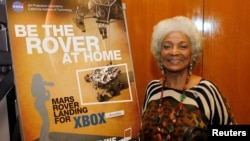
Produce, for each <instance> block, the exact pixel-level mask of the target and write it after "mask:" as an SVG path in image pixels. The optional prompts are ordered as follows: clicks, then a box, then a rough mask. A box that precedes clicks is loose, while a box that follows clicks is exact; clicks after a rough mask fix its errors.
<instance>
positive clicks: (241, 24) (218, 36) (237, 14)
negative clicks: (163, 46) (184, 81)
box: [203, 0, 250, 124]
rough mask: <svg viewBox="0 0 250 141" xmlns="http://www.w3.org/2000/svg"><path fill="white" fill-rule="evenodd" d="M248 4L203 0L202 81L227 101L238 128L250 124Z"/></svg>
mask: <svg viewBox="0 0 250 141" xmlns="http://www.w3.org/2000/svg"><path fill="white" fill-rule="evenodd" d="M249 9H250V1H248V0H240V1H239V0H230V1H227V2H226V4H225V2H224V1H218V0H205V5H204V21H205V22H206V23H207V25H208V26H209V27H208V28H207V30H206V32H205V39H206V40H205V49H204V57H203V74H204V77H206V78H208V79H211V80H213V81H214V82H215V83H216V84H217V85H218V86H219V87H220V89H221V91H222V93H223V94H224V95H225V97H226V98H227V99H228V102H229V104H230V105H231V109H232V111H233V112H234V114H235V117H236V119H237V121H238V123H239V124H249V123H250V118H249V117H250V113H249V111H250V103H249V102H250V96H249V93H248V92H250V86H249V79H250V73H249V71H250V61H249V51H250V36H249V32H250V26H249V22H250V14H249Z"/></svg>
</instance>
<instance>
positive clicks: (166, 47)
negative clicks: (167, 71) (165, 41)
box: [163, 45, 172, 49]
mask: <svg viewBox="0 0 250 141" xmlns="http://www.w3.org/2000/svg"><path fill="white" fill-rule="evenodd" d="M171 47H172V46H171V45H163V48H164V49H169V48H171Z"/></svg>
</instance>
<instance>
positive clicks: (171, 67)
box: [140, 16, 236, 141]
mask: <svg viewBox="0 0 250 141" xmlns="http://www.w3.org/2000/svg"><path fill="white" fill-rule="evenodd" d="M151 51H152V54H153V56H154V58H155V60H156V62H157V64H158V66H159V68H160V70H161V71H162V73H163V77H162V78H160V79H159V80H152V81H151V82H150V83H149V84H148V86H147V89H146V94H145V99H144V105H143V109H142V110H143V111H142V127H141V133H140V140H142V141H168V140H171V141H175V140H176V141H182V140H185V139H186V140H187V139H188V138H194V140H202V141H204V140H206V139H207V135H206V129H207V127H208V126H209V125H230V124H236V122H235V120H234V118H233V116H232V114H231V112H230V108H229V106H228V104H227V102H226V101H225V99H224V98H223V96H222V95H221V93H220V91H219V89H218V88H217V86H216V85H215V84H214V83H213V82H211V81H209V80H206V79H204V78H202V77H201V76H198V75H194V74H192V70H193V69H194V67H195V65H196V64H197V62H198V61H199V59H200V57H201V55H202V36H201V34H200V33H199V31H198V30H197V28H196V26H195V24H194V23H193V22H192V20H191V19H189V18H186V17H183V16H177V17H173V18H170V19H165V20H162V21H160V22H159V23H158V24H157V25H156V26H155V27H154V31H153V34H152V44H151ZM194 131H196V132H194ZM204 131H205V132H204ZM188 140H191V139H188Z"/></svg>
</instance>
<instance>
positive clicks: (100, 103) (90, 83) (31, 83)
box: [6, 0, 140, 141]
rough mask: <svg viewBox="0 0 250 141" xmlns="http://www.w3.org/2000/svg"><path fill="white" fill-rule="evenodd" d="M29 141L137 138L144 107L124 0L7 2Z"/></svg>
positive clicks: (22, 115)
mask: <svg viewBox="0 0 250 141" xmlns="http://www.w3.org/2000/svg"><path fill="white" fill-rule="evenodd" d="M6 5H7V12H8V26H9V34H10V40H11V50H12V57H13V69H14V74H15V84H16V91H17V103H18V109H19V117H20V123H21V131H22V133H21V134H22V139H23V140H24V141H38V140H39V141H63V140H70V141H118V140H134V139H135V138H137V135H138V131H139V127H140V108H139V106H138V98H137V91H136V84H135V78H134V71H133V62H132V57H131V52H130V44H129V36H128V35H129V34H128V30H127V26H126V16H125V15H126V14H125V13H126V12H125V8H124V3H122V1H121V0H51V1H45V0H20V1H17V0H8V1H7V4H6Z"/></svg>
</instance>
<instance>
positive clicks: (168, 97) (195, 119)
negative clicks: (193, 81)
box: [140, 79, 236, 141]
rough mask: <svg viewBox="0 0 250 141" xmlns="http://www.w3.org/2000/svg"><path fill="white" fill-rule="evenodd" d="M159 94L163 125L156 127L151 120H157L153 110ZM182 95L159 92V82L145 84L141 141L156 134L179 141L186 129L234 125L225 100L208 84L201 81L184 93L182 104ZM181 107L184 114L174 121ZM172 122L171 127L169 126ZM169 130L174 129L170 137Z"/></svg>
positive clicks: (203, 80) (168, 89) (170, 91)
mask: <svg viewBox="0 0 250 141" xmlns="http://www.w3.org/2000/svg"><path fill="white" fill-rule="evenodd" d="M162 90H163V98H162V99H163V104H162V105H163V107H164V108H163V112H164V113H163V114H162V116H161V118H163V119H162V120H161V122H162V124H161V125H157V124H155V123H154V120H155V118H156V117H157V110H156V109H157V107H158V106H157V105H158V103H159V99H160V97H161V93H162ZM182 93H183V91H182V90H177V89H173V88H168V87H164V88H163V89H162V85H161V83H160V80H152V81H151V82H150V83H149V84H148V86H147V89H146V95H145V98H144V104H143V108H142V127H141V134H140V136H141V140H143V141H146V140H156V139H155V138H157V136H156V135H157V134H158V133H159V132H160V133H161V134H162V136H165V137H166V136H167V135H170V134H171V137H172V138H176V139H175V140H182V139H181V138H182V136H183V133H184V130H185V128H187V127H189V126H198V127H200V128H205V129H206V128H207V127H208V126H209V125H231V124H236V121H235V119H234V117H233V115H232V113H231V111H230V107H229V105H228V103H227V102H226V99H225V98H224V97H223V96H222V94H221V93H220V91H219V89H218V88H217V87H216V85H215V84H214V83H212V82H211V81H209V80H206V79H202V80H200V82H199V83H198V84H197V85H195V86H193V87H192V88H189V89H187V90H185V95H186V98H185V99H184V100H183V102H181V100H180V96H181V95H182ZM180 103H182V104H183V107H184V108H183V109H184V110H182V113H181V114H180V116H179V117H177V118H176V119H175V118H174V117H175V116H173V115H175V112H176V107H177V106H178V104H180ZM158 117H159V116H158ZM173 120H174V123H172V121H173ZM173 125H174V126H173ZM171 126H173V127H174V128H175V130H173V133H170V127H171ZM174 128H173V129H174ZM171 130H172V129H171ZM171 132H172V131H171ZM173 140H174V139H173Z"/></svg>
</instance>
